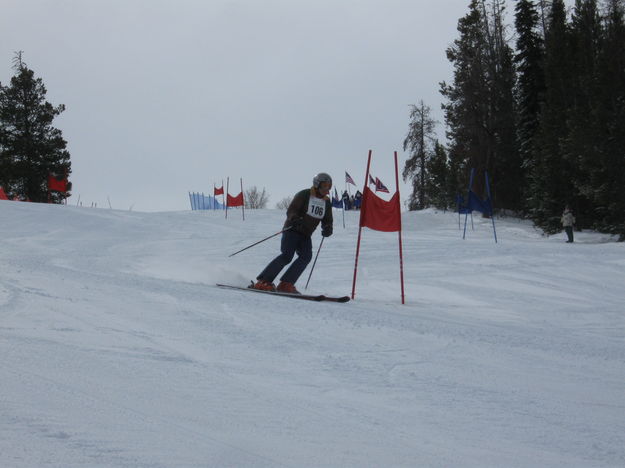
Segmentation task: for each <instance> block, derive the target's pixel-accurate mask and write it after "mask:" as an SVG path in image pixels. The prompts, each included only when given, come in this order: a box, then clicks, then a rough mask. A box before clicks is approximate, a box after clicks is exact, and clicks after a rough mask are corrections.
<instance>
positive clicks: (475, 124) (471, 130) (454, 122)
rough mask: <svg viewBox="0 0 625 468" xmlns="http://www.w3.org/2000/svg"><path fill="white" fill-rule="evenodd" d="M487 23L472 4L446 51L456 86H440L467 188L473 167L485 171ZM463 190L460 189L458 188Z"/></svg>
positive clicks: (457, 165)
mask: <svg viewBox="0 0 625 468" xmlns="http://www.w3.org/2000/svg"><path fill="white" fill-rule="evenodd" d="M484 26H485V25H484V21H483V17H482V14H481V12H480V9H479V2H478V0H472V1H471V3H470V5H469V12H468V13H467V14H466V15H465V16H464V17H462V18H460V20H458V33H459V35H460V37H459V38H458V39H456V40H454V42H453V44H452V45H451V46H450V47H449V48H447V50H446V54H447V59H448V60H449V61H450V62H451V63H452V65H453V70H454V71H453V84H449V85H448V84H447V83H445V82H442V83H441V89H440V92H441V94H442V95H443V97H444V98H445V99H446V101H447V102H446V103H444V104H443V105H442V108H443V110H444V113H445V122H446V124H447V138H448V140H449V142H450V148H449V151H450V154H451V157H452V158H453V160H454V165H455V168H457V169H460V170H462V172H461V173H460V174H459V177H460V180H458V185H459V186H462V187H467V186H468V172H467V170H468V169H469V168H471V167H473V168H476V169H477V170H478V171H481V172H483V171H484V170H485V169H486V163H487V161H486V149H485V147H484V146H485V145H484V142H485V141H486V140H487V138H488V134H487V130H486V122H487V115H488V112H487V109H488V102H489V88H488V86H487V83H488V79H487V75H486V70H487V67H486V66H485V64H486V40H485V37H484V34H483V30H484ZM458 188H460V187H458Z"/></svg>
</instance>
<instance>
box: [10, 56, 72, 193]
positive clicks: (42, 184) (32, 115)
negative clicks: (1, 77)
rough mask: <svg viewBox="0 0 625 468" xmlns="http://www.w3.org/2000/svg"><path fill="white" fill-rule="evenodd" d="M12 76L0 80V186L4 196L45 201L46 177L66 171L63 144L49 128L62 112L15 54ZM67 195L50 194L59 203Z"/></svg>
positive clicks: (67, 161)
mask: <svg viewBox="0 0 625 468" xmlns="http://www.w3.org/2000/svg"><path fill="white" fill-rule="evenodd" d="M14 69H15V72H16V74H15V76H13V77H12V78H11V83H10V85H9V86H2V85H1V84H0V185H1V186H2V187H4V189H5V191H6V192H7V193H8V194H9V196H18V197H22V198H24V199H28V200H31V201H33V202H46V201H48V191H47V182H48V175H49V174H54V175H57V176H61V177H66V176H68V175H69V174H70V172H71V164H70V154H69V152H68V151H67V150H66V147H67V142H66V141H65V140H64V139H63V136H62V133H61V131H60V130H58V129H56V128H54V127H52V121H53V120H54V118H55V117H56V116H57V115H59V114H60V113H61V112H63V111H64V110H65V106H64V105H62V104H61V105H59V106H57V107H54V106H52V104H50V103H49V102H47V101H46V100H45V97H46V92H47V91H46V88H45V86H44V84H43V81H42V80H41V78H35V75H34V72H33V71H32V70H30V69H29V68H28V67H27V65H26V64H25V63H24V62H23V61H22V56H21V53H18V54H16V58H15V64H14ZM67 196H69V193H60V192H52V194H51V201H53V202H55V203H60V202H62V201H63V200H64V199H65V198H66V197H67Z"/></svg>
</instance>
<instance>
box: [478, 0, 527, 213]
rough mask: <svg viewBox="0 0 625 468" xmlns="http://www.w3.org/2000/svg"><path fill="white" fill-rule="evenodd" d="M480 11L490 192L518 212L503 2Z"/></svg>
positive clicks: (510, 60) (495, 0) (512, 76)
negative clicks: (486, 85)
mask: <svg viewBox="0 0 625 468" xmlns="http://www.w3.org/2000/svg"><path fill="white" fill-rule="evenodd" d="M482 8H483V11H484V15H485V17H486V18H487V23H488V25H489V27H488V29H487V30H486V33H487V36H488V44H489V61H488V64H489V67H490V72H489V76H490V78H491V84H490V87H491V89H492V93H491V95H492V103H491V108H490V113H491V114H492V125H491V129H490V132H492V138H491V140H490V144H491V145H492V150H491V154H492V162H491V163H490V164H489V169H488V171H489V175H490V176H491V180H492V188H491V190H492V195H493V198H494V199H496V200H497V205H498V206H501V207H505V208H508V209H512V210H520V209H521V206H522V200H521V193H522V185H523V176H522V172H521V158H520V153H519V148H518V140H517V126H516V114H517V109H516V103H515V97H514V88H515V82H516V70H515V67H514V54H513V51H512V48H511V47H510V46H509V39H508V37H507V33H506V27H505V25H504V23H503V16H504V12H505V7H504V1H503V0H492V1H491V4H490V13H488V12H487V10H486V4H485V3H484V2H483V3H482Z"/></svg>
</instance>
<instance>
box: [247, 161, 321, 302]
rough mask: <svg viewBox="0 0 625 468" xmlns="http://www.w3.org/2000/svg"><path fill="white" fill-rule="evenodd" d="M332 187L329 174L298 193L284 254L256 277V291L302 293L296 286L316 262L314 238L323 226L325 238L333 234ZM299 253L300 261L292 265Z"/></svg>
mask: <svg viewBox="0 0 625 468" xmlns="http://www.w3.org/2000/svg"><path fill="white" fill-rule="evenodd" d="M331 188H332V178H331V177H330V176H329V175H328V174H326V173H325V172H321V173H319V174H317V175H316V176H315V177H314V178H313V186H312V187H311V188H309V189H304V190H302V191H300V192H298V193H296V194H295V196H294V197H293V201H291V204H290V205H289V207H288V208H287V210H286V221H285V223H284V229H285V231H284V232H283V233H282V241H281V244H280V252H281V253H280V255H278V256H277V257H276V258H274V259H273V260H272V261H271V262H269V264H268V265H267V266H266V267H265V269H264V270H263V271H262V272H261V273H260V274H259V275H258V276H257V277H256V280H257V281H256V283H254V285H253V288H254V289H260V290H263V291H280V292H288V293H294V294H299V291H298V290H297V289H296V288H295V283H296V282H297V280H298V278H299V277H300V276H301V274H302V273H303V272H304V270H305V269H306V266H307V265H308V263H310V260H311V259H312V241H311V236H312V234H313V232H315V230H316V229H317V226H318V225H319V223H321V235H322V236H323V237H329V236H331V235H332V202H331V201H330V197H329V196H328V194H329V193H330V189H331ZM296 253H297V259H296V260H295V261H294V262H293V263H291V261H292V260H293V256H294V255H295V254H296ZM289 263H291V266H289V268H288V269H287V270H286V272H285V273H284V274H283V275H282V277H281V278H280V283H279V284H278V287H276V286H275V285H274V283H273V281H274V279H275V278H276V276H278V274H280V272H281V271H282V269H283V268H284V267H285V266H287V265H288V264H289Z"/></svg>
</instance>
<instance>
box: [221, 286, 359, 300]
mask: <svg viewBox="0 0 625 468" xmlns="http://www.w3.org/2000/svg"><path fill="white" fill-rule="evenodd" d="M217 286H218V287H220V288H224V289H237V290H239V291H250V292H256V293H262V294H271V295H274V296H282V297H290V298H292V299H301V300H304V301H316V302H324V301H325V302H349V296H340V297H334V296H326V295H325V294H292V293H284V292H279V291H261V290H260V289H253V288H251V287H249V286H248V287H246V288H245V287H242V286H232V285H230V284H219V283H218V284H217Z"/></svg>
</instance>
